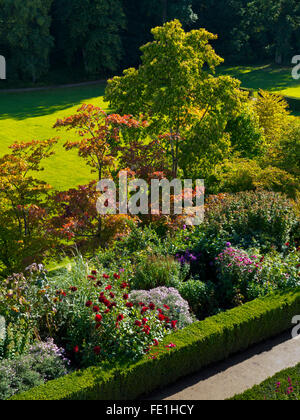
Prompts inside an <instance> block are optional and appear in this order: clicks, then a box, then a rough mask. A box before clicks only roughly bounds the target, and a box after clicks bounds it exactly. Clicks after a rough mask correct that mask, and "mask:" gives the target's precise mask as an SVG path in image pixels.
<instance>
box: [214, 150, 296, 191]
mask: <svg viewBox="0 0 300 420" xmlns="http://www.w3.org/2000/svg"><path fill="white" fill-rule="evenodd" d="M269 159H270V158H269ZM274 164H275V163H274ZM209 187H210V189H212V190H213V191H214V192H226V193H237V192H242V191H256V190H257V189H260V190H265V191H274V192H279V193H282V194H285V195H287V196H288V197H289V198H292V199H295V198H296V197H297V193H298V191H299V182H298V180H297V178H296V177H295V176H293V175H292V174H290V173H289V171H287V170H283V169H280V168H277V167H274V166H267V167H266V168H262V167H261V166H260V165H259V163H258V162H257V161H255V160H247V159H234V160H230V161H225V162H223V163H222V164H220V165H219V166H217V168H216V175H215V180H214V183H213V185H212V186H209Z"/></svg>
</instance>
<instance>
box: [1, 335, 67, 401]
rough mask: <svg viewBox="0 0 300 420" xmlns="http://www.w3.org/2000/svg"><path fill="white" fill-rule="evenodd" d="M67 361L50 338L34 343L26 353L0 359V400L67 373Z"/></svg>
mask: <svg viewBox="0 0 300 420" xmlns="http://www.w3.org/2000/svg"><path fill="white" fill-rule="evenodd" d="M68 364H69V361H68V360H67V359H66V358H65V357H64V353H63V351H62V350H61V349H59V348H58V347H57V346H56V345H55V344H54V343H53V341H52V340H48V341H47V342H45V343H36V344H34V345H33V346H32V347H31V348H30V349H29V351H28V353H27V354H24V355H22V356H19V357H17V358H16V359H14V360H9V359H5V360H2V361H0V400H5V399H8V398H9V397H11V396H12V395H14V394H15V393H17V392H24V391H26V390H28V389H30V388H32V387H34V386H37V385H41V384H43V383H44V382H46V381H49V380H52V379H56V378H59V377H61V376H64V375H66V374H67V366H68Z"/></svg>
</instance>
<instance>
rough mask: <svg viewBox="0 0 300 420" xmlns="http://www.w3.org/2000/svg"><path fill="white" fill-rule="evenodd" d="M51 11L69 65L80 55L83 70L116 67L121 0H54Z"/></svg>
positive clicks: (102, 70) (119, 53)
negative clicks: (52, 11)
mask: <svg viewBox="0 0 300 420" xmlns="http://www.w3.org/2000/svg"><path fill="white" fill-rule="evenodd" d="M54 10H55V25H56V29H57V32H58V47H59V49H61V50H62V51H64V52H65V59H66V61H67V63H68V64H69V65H71V64H73V65H74V64H77V63H78V61H79V60H78V58H79V57H80V59H81V60H83V63H84V68H85V71H86V73H94V74H95V73H99V72H100V73H101V74H104V73H106V72H108V71H115V70H117V68H118V66H119V63H120V60H121V58H122V54H123V49H122V43H121V37H120V34H121V31H122V29H124V24H125V19H124V13H123V8H122V2H121V1H120V0H93V1H92V0H88V1H82V0H67V1H64V2H62V1H60V0H57V1H56V2H55V4H54ZM75 59H77V60H75Z"/></svg>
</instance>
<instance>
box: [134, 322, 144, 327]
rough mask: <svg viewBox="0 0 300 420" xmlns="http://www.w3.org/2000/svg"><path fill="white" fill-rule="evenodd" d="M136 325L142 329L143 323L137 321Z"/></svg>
mask: <svg viewBox="0 0 300 420" xmlns="http://www.w3.org/2000/svg"><path fill="white" fill-rule="evenodd" d="M134 325H136V326H137V327H141V326H142V323H141V321H135V323H134Z"/></svg>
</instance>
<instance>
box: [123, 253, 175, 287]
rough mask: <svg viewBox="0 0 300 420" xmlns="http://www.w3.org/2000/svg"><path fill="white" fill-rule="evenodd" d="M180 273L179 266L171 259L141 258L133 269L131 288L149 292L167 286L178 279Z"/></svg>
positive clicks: (159, 257) (158, 257)
mask: <svg viewBox="0 0 300 420" xmlns="http://www.w3.org/2000/svg"><path fill="white" fill-rule="evenodd" d="M180 271H181V266H180V264H179V263H178V262H177V261H175V260H174V258H172V257H164V256H151V255H150V256H149V255H148V256H143V257H142V258H141V260H140V261H139V263H138V264H137V267H136V269H135V273H134V277H133V279H132V281H131V288H132V289H133V290H150V289H155V288H156V287H159V286H168V285H169V284H170V283H171V282H172V280H174V279H179V278H180Z"/></svg>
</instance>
